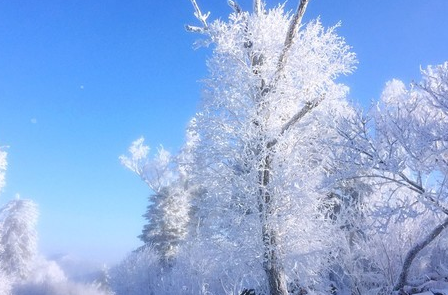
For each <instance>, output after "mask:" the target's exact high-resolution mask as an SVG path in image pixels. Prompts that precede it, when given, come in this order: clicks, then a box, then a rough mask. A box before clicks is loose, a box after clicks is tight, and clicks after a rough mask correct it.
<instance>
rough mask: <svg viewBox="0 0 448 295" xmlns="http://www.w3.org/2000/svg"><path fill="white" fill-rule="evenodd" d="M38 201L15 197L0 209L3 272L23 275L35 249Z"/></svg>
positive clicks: (28, 269) (24, 275)
mask: <svg viewBox="0 0 448 295" xmlns="http://www.w3.org/2000/svg"><path fill="white" fill-rule="evenodd" d="M37 216H38V210H37V205H36V204H35V203H34V202H33V201H31V200H22V199H15V200H12V201H10V202H8V203H7V204H6V205H5V206H4V207H3V208H2V209H1V210H0V245H1V247H2V249H1V252H0V268H1V270H2V271H4V272H5V273H6V274H8V275H11V276H15V277H19V278H26V276H27V275H28V273H29V271H30V267H31V264H32V262H33V259H34V257H35V255H36V251H37V233H36V223H37Z"/></svg>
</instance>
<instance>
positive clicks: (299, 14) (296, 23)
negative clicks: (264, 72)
mask: <svg viewBox="0 0 448 295" xmlns="http://www.w3.org/2000/svg"><path fill="white" fill-rule="evenodd" d="M308 2H309V0H300V3H299V5H298V6H297V10H296V13H295V14H294V17H293V18H292V20H291V23H290V24H289V28H288V33H287V35H286V39H285V44H284V46H283V50H282V54H281V55H280V58H279V59H278V65H277V76H278V75H280V74H281V72H282V71H283V69H284V67H285V63H286V59H287V55H288V51H289V49H290V48H291V46H292V44H293V42H294V37H295V36H296V35H297V32H298V30H299V27H300V25H301V23H302V18H303V15H304V14H305V11H306V7H307V6H308Z"/></svg>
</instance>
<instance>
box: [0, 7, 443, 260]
mask: <svg viewBox="0 0 448 295" xmlns="http://www.w3.org/2000/svg"><path fill="white" fill-rule="evenodd" d="M296 1H297V0H291V1H290V2H289V3H288V5H287V7H288V8H291V9H292V8H293V7H295V5H296ZM198 2H199V4H200V6H201V8H202V10H203V11H208V10H210V11H211V12H212V14H211V19H214V18H219V17H222V18H224V17H226V15H227V13H228V12H230V8H228V7H227V5H226V0H198ZM239 2H240V4H241V6H243V8H249V7H250V6H251V2H252V1H249V0H240V1H239ZM267 2H268V6H269V7H272V6H273V5H275V4H276V3H277V2H276V1H272V0H270V1H267ZM319 15H320V17H321V20H322V22H323V23H324V24H325V25H333V24H335V23H337V22H338V21H339V20H341V21H342V27H341V28H340V29H339V30H338V32H339V34H340V35H342V36H344V37H345V38H346V40H347V42H348V43H349V44H350V45H352V46H353V50H354V51H355V52H356V53H357V55H358V59H359V62H360V63H359V66H358V70H357V71H356V73H355V74H353V75H351V76H349V77H347V78H344V79H343V81H344V82H345V83H346V84H348V85H349V86H350V87H351V89H352V90H351V94H350V99H352V100H354V101H355V102H356V103H360V104H363V105H365V106H366V105H368V103H369V101H370V100H372V99H377V98H378V97H379V94H380V93H381V89H382V88H383V86H384V83H385V82H386V81H387V80H389V79H391V78H393V77H397V78H400V79H403V80H404V81H405V82H411V80H412V79H417V80H418V79H419V77H420V73H419V67H420V66H423V67H425V66H426V65H428V64H438V63H442V62H444V61H446V60H448V17H447V15H448V1H447V0H426V1H421V0H393V1H386V0H370V1H368V0H311V2H310V4H309V7H308V11H307V14H306V17H305V19H306V20H309V19H310V18H315V17H317V16H319ZM187 23H190V24H197V22H196V20H195V18H194V16H193V8H192V7H191V4H190V1H189V0H179V1H155V0H146V1H144V0H129V1H116V0H109V1H103V0H98V1H88V0H76V1H75V0H42V1H24V0H14V1H1V0H0V146H4V145H7V146H9V148H8V149H7V151H8V154H9V157H8V160H9V168H8V171H7V175H6V177H7V178H6V180H7V186H6V188H5V192H4V193H3V194H2V195H0V204H3V203H5V202H6V201H7V200H8V199H10V198H13V197H14V195H15V194H16V193H20V195H21V196H22V197H23V198H31V199H33V200H35V201H36V202H37V203H38V204H39V207H40V213H41V216H40V221H39V228H38V230H39V238H40V242H39V243H40V250H41V252H42V253H44V254H47V255H51V254H53V253H69V254H72V255H74V256H77V257H80V258H84V259H96V260H107V261H116V260H119V259H121V258H123V256H124V255H125V253H127V252H129V251H131V250H133V249H134V248H136V247H137V246H139V245H140V241H139V240H138V239H137V238H136V236H137V235H139V234H140V232H141V228H142V226H143V224H144V220H143V218H142V217H141V215H142V214H143V213H144V212H145V209H146V205H147V197H148V195H149V191H148V189H147V188H146V186H145V185H144V184H143V183H142V182H141V181H140V180H139V179H138V178H137V177H136V176H134V175H133V174H132V173H131V172H129V171H127V170H125V168H123V167H122V166H121V165H120V163H119V161H118V156H119V155H121V154H123V153H125V152H126V150H127V147H128V146H129V145H130V143H131V142H132V141H133V140H134V139H136V138H138V137H139V136H142V135H143V136H144V137H145V138H146V140H147V143H149V144H150V145H151V146H153V147H154V148H156V147H157V146H158V145H159V144H163V145H164V147H165V148H167V149H168V150H171V151H173V152H175V151H176V150H177V149H178V148H179V147H180V145H181V144H182V142H183V139H184V129H185V126H186V124H187V121H188V119H189V118H190V117H192V116H193V115H194V113H195V111H196V107H197V105H198V104H199V100H200V89H201V85H200V83H199V82H198V81H199V80H200V79H202V78H204V77H205V76H206V67H205V59H206V57H207V56H209V55H210V51H209V50H207V49H199V50H196V51H195V50H193V49H192V44H193V42H194V41H195V40H196V39H198V38H199V37H200V36H198V35H194V34H191V33H187V32H185V30H184V28H183V26H184V25H185V24H187Z"/></svg>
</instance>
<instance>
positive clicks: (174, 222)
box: [120, 138, 192, 262]
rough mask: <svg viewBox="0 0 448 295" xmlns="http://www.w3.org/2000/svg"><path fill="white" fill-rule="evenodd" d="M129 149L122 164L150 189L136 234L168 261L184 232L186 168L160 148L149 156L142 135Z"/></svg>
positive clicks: (187, 195)
mask: <svg viewBox="0 0 448 295" xmlns="http://www.w3.org/2000/svg"><path fill="white" fill-rule="evenodd" d="M129 152H130V157H126V156H121V157H120V159H121V162H122V164H123V165H124V166H126V167H127V168H128V169H130V170H132V171H134V172H135V173H136V174H137V175H139V176H140V178H141V179H142V180H143V181H144V182H145V183H146V184H147V185H148V186H149V188H150V189H151V190H152V193H153V194H152V195H151V196H150V197H149V205H148V208H147V212H146V213H145V214H144V217H145V218H146V220H147V221H148V223H147V224H146V225H145V226H144V228H143V231H142V234H141V235H140V236H139V238H140V239H141V240H142V241H143V242H144V243H145V246H151V247H153V248H154V249H155V250H156V251H158V253H159V254H160V255H161V258H162V259H161V260H162V261H163V262H169V261H170V260H171V259H172V258H173V257H174V256H175V254H176V253H177V251H178V247H179V244H180V243H181V242H182V241H184V240H185V238H186V236H187V233H188V225H189V220H190V203H189V199H190V195H191V193H192V189H191V187H190V186H189V185H188V182H187V180H186V175H185V173H186V171H185V169H183V168H182V165H176V163H175V161H174V159H173V157H172V156H171V154H170V153H169V152H168V151H166V150H164V149H163V148H160V149H159V151H158V153H157V154H156V155H155V157H154V159H152V160H150V159H149V158H148V154H149V147H148V146H145V145H144V139H143V138H140V139H138V140H136V141H134V142H133V143H132V145H131V147H130V148H129Z"/></svg>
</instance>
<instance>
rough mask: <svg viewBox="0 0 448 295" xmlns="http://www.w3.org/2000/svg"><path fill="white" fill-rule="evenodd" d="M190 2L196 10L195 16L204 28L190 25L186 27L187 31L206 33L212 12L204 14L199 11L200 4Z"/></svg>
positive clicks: (192, 0) (193, 0)
mask: <svg viewBox="0 0 448 295" xmlns="http://www.w3.org/2000/svg"><path fill="white" fill-rule="evenodd" d="M190 1H191V4H192V5H193V7H194V10H195V12H194V16H195V17H196V18H197V19H198V20H199V21H200V22H201V24H202V28H200V27H196V26H190V25H187V26H185V28H186V29H187V31H190V32H195V33H203V32H204V31H206V30H207V29H208V24H207V19H208V17H209V16H210V12H207V13H206V14H203V13H202V12H201V10H200V9H199V6H198V3H197V2H196V0H190Z"/></svg>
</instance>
